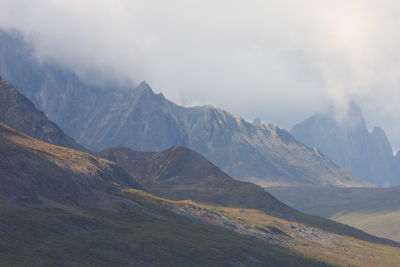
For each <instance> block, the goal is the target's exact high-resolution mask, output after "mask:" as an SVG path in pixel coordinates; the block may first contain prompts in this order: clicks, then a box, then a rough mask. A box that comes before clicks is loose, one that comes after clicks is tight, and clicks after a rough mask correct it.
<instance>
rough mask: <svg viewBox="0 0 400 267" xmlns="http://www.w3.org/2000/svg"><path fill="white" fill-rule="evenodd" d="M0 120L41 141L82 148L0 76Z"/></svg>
mask: <svg viewBox="0 0 400 267" xmlns="http://www.w3.org/2000/svg"><path fill="white" fill-rule="evenodd" d="M0 121H2V122H5V123H7V124H8V125H10V126H12V127H14V128H15V129H18V130H19V131H21V132H23V133H26V134H28V135H30V136H32V137H35V138H37V139H40V140H42V141H45V142H48V143H51V144H57V145H60V146H65V147H69V148H74V149H78V150H84V148H83V147H82V146H81V145H79V144H78V143H76V142H75V141H74V140H73V139H72V138H71V137H69V136H67V135H65V134H64V132H63V131H62V130H61V129H60V128H59V127H58V126H57V125H56V124H54V123H53V122H51V121H50V120H48V119H47V117H46V116H45V115H44V114H43V112H41V111H39V110H37V109H36V107H35V106H34V105H33V104H32V102H30V101H29V100H28V99H27V98H26V97H25V96H23V95H22V94H20V93H19V91H18V90H17V89H16V88H14V87H13V86H12V85H10V84H8V83H7V82H5V81H3V80H2V79H1V77H0Z"/></svg>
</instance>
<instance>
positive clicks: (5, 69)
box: [0, 33, 364, 186]
mask: <svg viewBox="0 0 400 267" xmlns="http://www.w3.org/2000/svg"><path fill="white" fill-rule="evenodd" d="M0 39H1V42H0V73H1V74H2V75H3V76H4V78H5V79H6V80H8V81H11V82H12V83H13V84H15V85H16V86H17V87H18V88H20V89H21V90H23V91H22V92H23V94H25V95H26V96H27V97H28V98H30V99H31V100H32V101H33V102H34V103H35V105H37V106H38V107H39V108H40V109H42V110H43V111H44V112H45V114H46V115H47V116H48V117H49V118H50V119H51V120H53V121H54V122H56V123H57V124H58V125H59V126H60V127H61V128H62V129H63V130H64V132H66V133H67V134H68V135H70V136H72V137H73V138H75V140H77V141H78V142H79V143H81V144H83V145H84V146H86V147H87V148H89V149H92V150H96V151H99V150H103V149H106V148H110V147H116V146H127V147H129V148H132V149H134V150H144V151H163V150H165V149H167V148H169V147H171V146H186V147H189V148H191V149H194V150H196V151H198V152H200V153H201V154H203V155H204V156H206V157H207V158H208V159H209V160H210V161H211V162H213V163H214V164H215V165H217V166H218V167H220V168H221V169H222V170H223V171H225V172H227V173H228V174H229V175H231V176H233V177H235V178H239V179H243V180H249V179H251V180H252V181H257V182H260V183H263V184H264V185H268V184H315V185H335V186H360V185H364V183H363V182H361V181H359V180H357V179H356V178H354V176H353V175H351V174H350V173H349V172H348V171H345V170H343V169H341V168H339V167H338V166H336V165H335V164H333V163H332V162H331V161H330V160H329V159H327V158H326V157H324V156H323V155H321V154H320V153H319V152H318V151H316V150H313V149H309V148H308V147H306V146H305V145H303V144H302V143H299V142H297V141H296V140H295V139H294V138H293V137H292V136H291V135H290V134H289V133H288V132H287V131H284V130H282V129H280V128H278V127H275V126H273V125H265V124H252V123H249V122H247V121H245V120H244V119H242V118H240V117H238V116H234V115H231V114H229V113H228V112H226V111H224V110H221V109H218V108H214V107H211V106H202V107H190V108H186V107H183V106H179V105H176V104H174V103H172V102H171V101H169V100H167V99H166V98H165V97H164V96H163V95H162V94H155V93H154V92H153V90H152V89H151V88H150V87H149V85H148V84H146V83H142V84H140V85H139V86H138V87H137V88H135V89H130V90H127V89H121V88H118V87H115V88H107V89H105V88H96V87H94V86H89V85H87V84H84V83H83V82H82V81H80V80H79V79H78V77H77V76H76V75H75V74H74V73H72V72H69V71H67V70H62V69H59V68H57V67H54V66H50V65H46V64H39V63H38V62H37V61H35V59H34V58H33V57H32V56H31V51H30V49H29V47H27V45H26V44H24V43H23V42H22V41H21V40H19V39H18V37H15V36H14V37H13V36H12V35H10V34H7V33H2V34H0Z"/></svg>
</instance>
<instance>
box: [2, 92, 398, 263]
mask: <svg viewBox="0 0 400 267" xmlns="http://www.w3.org/2000/svg"><path fill="white" fill-rule="evenodd" d="M10 87H12V86H10V85H9V86H8V87H3V90H4V89H5V88H10ZM13 90H14V91H15V92H18V91H17V90H16V89H15V88H14V89H13ZM18 103H19V102H17V104H18ZM22 103H24V102H22ZM28 103H29V101H28ZM25 104H26V103H25ZM29 104H30V106H32V107H34V106H33V104H32V103H29ZM17 110H21V113H22V114H20V116H14V117H12V118H13V120H12V122H13V123H15V124H17V125H20V124H22V125H27V126H31V127H36V131H32V129H30V128H25V130H26V132H27V133H28V132H33V133H41V132H46V124H43V125H41V124H38V125H36V124H29V123H28V124H26V122H24V121H22V123H20V124H18V123H17V122H18V121H19V119H20V118H25V117H26V116H27V114H23V113H25V112H28V111H29V112H32V113H35V112H37V110H35V109H33V110H28V109H24V108H17ZM49 122H50V121H49ZM61 134H63V133H62V132H61ZM63 135H64V136H65V134H63ZM40 136H41V135H40ZM105 158H107V159H105ZM114 160H115V162H114ZM0 181H1V189H0V199H1V202H0V203H1V205H0V247H1V250H0V264H1V265H5V266H8V265H13V266H27V265H31V266H44V265H50V266H51V265H55V266H60V265H61V266H63V265H64V266H88V265H89V266H90V265H95V266H127V265H128V266H129V265H140V266H160V265H174V266H188V265H193V264H194V265H198V266H205V265H206V266H265V265H267V266H329V265H331V264H334V265H337V264H340V265H358V266H366V265H371V264H372V265H376V264H385V265H388V266H399V264H398V262H399V258H398V255H400V249H399V248H400V244H398V243H396V242H393V241H391V240H387V239H382V238H377V237H374V236H371V235H368V234H366V233H364V232H362V231H360V230H358V229H355V228H352V227H349V226H346V225H343V224H340V223H336V222H333V221H330V220H327V219H324V218H320V217H315V216H310V215H306V214H303V213H301V212H298V211H296V210H294V209H292V208H290V207H288V206H286V205H285V204H283V203H282V202H280V201H279V200H277V199H276V198H274V197H273V196H272V195H270V194H269V193H267V192H266V191H264V190H263V189H262V188H261V187H259V186H257V185H253V184H251V183H247V182H240V181H235V180H234V179H232V178H231V177H229V176H228V175H227V174H225V173H224V172H223V171H221V170H220V169H219V168H217V167H216V166H215V165H213V164H212V163H211V162H209V161H207V160H206V159H205V158H204V157H203V156H201V155H200V154H199V153H197V152H194V151H192V150H190V149H188V148H183V147H173V148H170V149H168V150H166V151H164V152H153V153H149V152H138V151H132V150H130V149H128V148H113V149H108V150H106V151H103V152H100V153H98V154H93V153H88V152H82V151H78V150H74V149H71V148H66V147H62V146H58V145H54V144H49V143H46V142H43V141H40V140H38V139H35V138H33V137H31V136H28V135H27V134H26V133H22V132H20V131H17V130H15V129H14V128H12V127H10V126H9V125H7V124H5V123H4V122H0ZM153 187H154V188H153ZM163 196H164V197H167V196H168V197H170V198H171V199H168V198H163ZM235 196H236V197H235ZM194 200H196V201H194Z"/></svg>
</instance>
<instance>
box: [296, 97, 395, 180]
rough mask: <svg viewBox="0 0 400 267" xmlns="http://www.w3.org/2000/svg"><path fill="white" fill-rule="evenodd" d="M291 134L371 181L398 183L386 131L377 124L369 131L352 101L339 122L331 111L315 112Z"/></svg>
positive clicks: (357, 107)
mask: <svg viewBox="0 0 400 267" xmlns="http://www.w3.org/2000/svg"><path fill="white" fill-rule="evenodd" d="M291 134H292V135H293V136H294V137H295V138H296V139H298V140H300V141H301V142H303V143H305V144H306V145H308V146H309V147H316V148H318V149H319V150H320V151H321V152H322V153H323V154H324V155H326V156H327V157H329V158H330V159H332V160H333V162H335V163H336V164H338V165H339V166H341V167H343V168H346V169H348V170H350V171H351V172H352V173H354V174H355V175H357V176H358V177H360V178H363V179H365V180H366V181H368V182H370V183H372V184H375V185H378V186H393V185H400V161H399V160H398V159H396V157H394V156H393V149H392V147H391V145H390V143H389V141H388V139H387V137H386V134H385V132H384V131H383V130H382V129H381V128H379V127H375V128H374V129H373V130H372V132H369V131H368V128H367V124H366V122H365V119H364V117H363V115H362V112H361V109H360V108H359V106H358V105H356V104H355V103H354V102H351V103H350V104H349V107H348V111H347V114H346V118H345V119H343V120H342V121H340V120H337V119H336V118H335V114H334V112H329V113H327V114H321V115H314V116H312V117H310V118H308V119H306V120H305V121H303V122H302V123H299V124H297V125H295V126H294V127H293V128H292V130H291Z"/></svg>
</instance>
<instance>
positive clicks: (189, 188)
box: [98, 147, 295, 216]
mask: <svg viewBox="0 0 400 267" xmlns="http://www.w3.org/2000/svg"><path fill="white" fill-rule="evenodd" d="M98 155H99V156H100V157H103V158H106V159H108V160H110V161H113V162H116V163H118V164H119V165H120V166H122V167H123V168H124V169H125V170H126V171H127V173H129V174H130V175H131V176H132V177H133V178H134V179H135V181H137V182H138V183H139V184H140V185H141V186H143V188H144V190H146V191H147V192H150V193H152V194H155V195H158V196H161V197H164V198H168V199H173V200H185V199H191V200H193V201H196V202H202V203H210V204H217V205H222V206H233V207H243V208H257V209H264V210H266V211H268V212H269V213H271V214H278V215H280V216H283V214H285V215H286V216H288V215H289V213H293V212H295V211H294V210H292V209H291V208H289V207H287V206H285V205H283V204H282V203H281V202H280V201H277V200H276V199H275V198H274V197H273V196H271V195H270V194H268V193H267V192H266V191H265V190H264V189H263V188H262V187H260V186H257V185H255V184H252V183H249V182H241V181H237V180H234V179H233V178H231V177H229V176H228V175H227V174H226V173H224V172H223V171H222V170H220V169H219V168H218V167H216V166H215V165H214V164H212V163H211V162H209V161H208V160H207V159H206V158H204V157H203V156H201V155H200V154H199V153H197V152H195V151H193V150H191V149H188V148H185V147H172V148H170V149H167V150H165V151H163V152H142V151H133V150H131V149H129V148H124V147H120V148H112V149H108V150H105V151H102V152H100V153H99V154H98Z"/></svg>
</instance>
